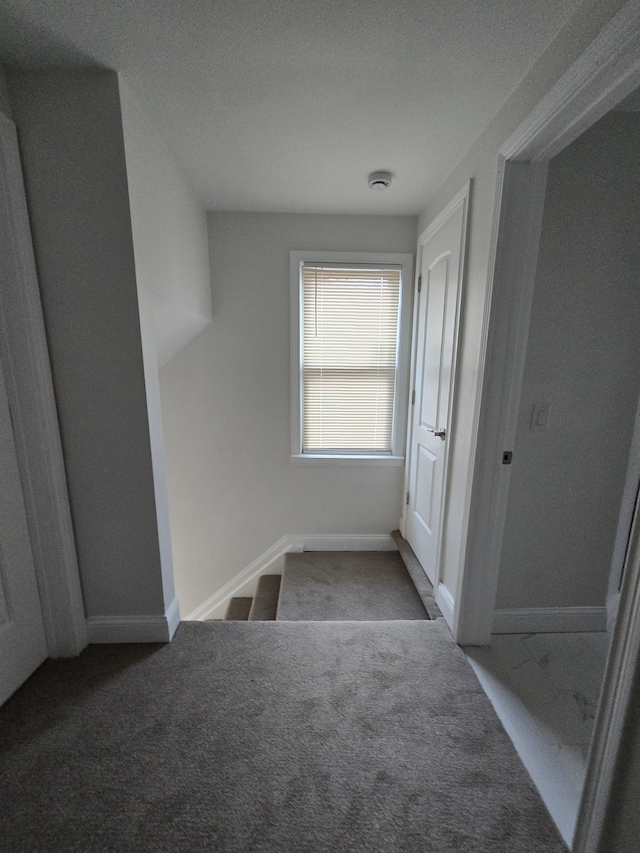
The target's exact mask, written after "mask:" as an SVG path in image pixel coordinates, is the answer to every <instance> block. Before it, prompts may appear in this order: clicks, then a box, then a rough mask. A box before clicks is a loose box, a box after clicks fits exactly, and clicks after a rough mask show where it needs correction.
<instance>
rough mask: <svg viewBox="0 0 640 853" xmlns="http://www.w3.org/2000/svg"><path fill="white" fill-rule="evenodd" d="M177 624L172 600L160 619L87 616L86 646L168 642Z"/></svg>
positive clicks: (175, 608) (176, 603) (176, 604)
mask: <svg viewBox="0 0 640 853" xmlns="http://www.w3.org/2000/svg"><path fill="white" fill-rule="evenodd" d="M179 624H180V609H179V607H178V602H177V600H176V599H175V598H174V599H173V601H172V602H171V604H170V605H169V606H168V607H167V610H166V613H165V614H164V615H163V616H146V615H140V616H89V617H88V619H87V630H88V633H89V643H98V644H102V643H168V642H170V640H171V638H172V637H173V635H174V634H175V632H176V629H177V627H178V625H179Z"/></svg>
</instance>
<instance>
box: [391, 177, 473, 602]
mask: <svg viewBox="0 0 640 853" xmlns="http://www.w3.org/2000/svg"><path fill="white" fill-rule="evenodd" d="M468 196H469V185H467V186H465V187H464V188H463V190H462V191H461V192H459V193H458V194H457V195H456V196H455V198H454V199H452V201H451V202H450V203H449V204H448V205H447V206H446V207H445V209H444V210H443V211H442V213H441V214H440V215H439V216H438V218H437V219H436V220H435V221H434V222H433V223H432V224H431V225H430V226H429V227H428V228H427V229H426V231H425V232H424V233H423V234H422V235H421V237H420V239H419V241H418V283H417V285H416V294H415V305H414V312H415V317H414V337H413V355H412V379H411V388H412V401H413V402H412V405H411V407H410V413H409V422H410V424H411V428H410V436H409V447H408V459H407V487H406V491H407V495H408V500H407V504H408V505H407V507H406V510H407V511H406V525H405V530H406V537H407V540H408V541H409V543H410V544H411V546H412V548H413V550H414V551H415V553H416V556H417V557H418V559H419V560H420V562H421V564H422V566H423V568H424V570H425V573H426V574H427V577H428V578H429V580H430V581H431V583H432V584H433V585H434V588H435V589H436V595H437V594H438V584H439V581H440V556H441V543H442V531H443V525H444V522H445V517H446V496H447V467H448V462H449V457H450V446H451V441H452V436H453V432H452V430H453V411H454V389H455V375H456V355H457V344H458V326H459V319H460V305H461V295H462V283H463V272H464V248H465V234H466V224H467V207H468ZM449 594H450V593H449ZM449 610H450V608H446V607H445V608H444V609H443V612H444V613H445V614H446V615H449V613H448V611H449Z"/></svg>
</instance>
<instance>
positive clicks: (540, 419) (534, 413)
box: [529, 403, 551, 432]
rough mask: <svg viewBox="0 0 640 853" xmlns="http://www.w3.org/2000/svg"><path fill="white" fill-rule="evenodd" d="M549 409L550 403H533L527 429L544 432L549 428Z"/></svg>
mask: <svg viewBox="0 0 640 853" xmlns="http://www.w3.org/2000/svg"><path fill="white" fill-rule="evenodd" d="M550 411H551V404H550V403H534V404H533V409H532V410H531V424H530V426H529V429H530V430H531V432H544V431H545V430H547V429H549V412H550Z"/></svg>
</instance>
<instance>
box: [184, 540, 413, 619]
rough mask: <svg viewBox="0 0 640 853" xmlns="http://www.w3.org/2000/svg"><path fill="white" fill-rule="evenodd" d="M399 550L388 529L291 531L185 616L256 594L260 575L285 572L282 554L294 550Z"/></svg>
mask: <svg viewBox="0 0 640 853" xmlns="http://www.w3.org/2000/svg"><path fill="white" fill-rule="evenodd" d="M397 550H398V548H397V546H396V543H395V542H394V541H393V539H392V538H391V536H390V535H389V534H387V533H369V534H366V533H362V534H360V533H290V534H287V535H285V536H283V537H282V539H278V541H277V542H276V543H275V545H272V546H271V548H269V549H268V550H266V551H265V552H264V553H263V554H261V555H260V556H259V557H257V558H256V559H255V560H254V561H253V562H252V563H250V565H248V566H247V567H246V569H243V570H242V571H241V572H239V573H238V574H237V575H236V576H235V577H233V578H232V579H231V580H230V581H228V582H227V583H226V584H225V585H224V586H223V587H221V588H220V589H219V590H218V591H217V592H215V593H214V594H213V595H212V596H211V597H210V598H208V599H207V600H206V601H204V602H203V603H202V604H201V605H200V606H199V607H196V609H195V610H193V611H192V612H191V613H190V614H189V615H188V616H185V620H187V621H190V622H191V621H196V622H204V621H206V620H207V619H210V618H212V614H214V613H215V612H216V611H220V610H221V609H222V608H223V607H224V606H225V605H226V604H227V602H228V601H229V599H230V598H233V596H234V595H239V594H252V592H251V589H250V588H251V586H252V584H255V582H256V581H257V579H258V578H259V577H260V575H265V574H269V573H270V574H278V575H279V574H281V573H282V566H281V560H282V557H283V556H284V555H285V554H287V553H290V552H298V553H299V552H301V551H397ZM245 587H247V588H248V589H245Z"/></svg>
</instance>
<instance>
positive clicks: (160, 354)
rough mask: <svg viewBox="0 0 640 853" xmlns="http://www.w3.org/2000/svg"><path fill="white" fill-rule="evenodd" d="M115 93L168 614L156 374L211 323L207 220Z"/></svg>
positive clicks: (128, 95) (123, 92) (138, 114)
mask: <svg viewBox="0 0 640 853" xmlns="http://www.w3.org/2000/svg"><path fill="white" fill-rule="evenodd" d="M119 87H120V103H121V107H122V128H123V135H124V149H125V157H126V163H127V180H128V185H129V204H130V208H131V227H132V232H133V245H134V256H135V267H136V278H137V287H138V302H139V307H140V331H141V340H142V354H143V360H144V372H145V384H146V392H147V413H148V416H149V437H150V441H151V451H152V460H153V479H154V487H155V503H156V514H157V519H158V534H159V542H160V558H161V562H162V572H163V577H164V590H165V604H166V605H167V606H168V605H169V604H170V603H171V599H173V595H174V586H173V557H172V545H171V531H170V521H169V503H168V496H167V481H166V466H165V454H164V438H163V434H162V413H161V401H160V382H159V376H158V367H159V365H162V364H164V363H166V362H167V361H169V360H170V359H171V358H172V357H173V356H175V354H176V352H178V351H179V350H180V349H181V348H182V347H184V346H186V344H187V343H188V342H189V341H190V340H191V339H192V338H193V337H194V336H195V335H196V334H197V333H198V332H200V331H201V330H202V329H203V328H204V327H205V326H207V325H208V324H209V323H210V322H211V277H210V273H209V242H208V235H207V215H206V212H205V210H204V208H203V206H202V204H201V203H200V201H199V199H198V198H197V196H196V195H195V193H194V192H193V190H192V189H191V187H190V186H189V185H188V183H187V182H186V180H185V179H184V177H183V176H182V174H181V172H180V170H179V169H178V167H177V165H176V163H175V161H174V159H173V157H172V156H171V155H170V153H169V151H168V150H167V148H166V147H165V145H164V144H163V142H162V140H161V139H160V137H159V135H158V133H157V131H156V129H155V127H154V126H153V125H152V124H151V122H150V121H149V119H148V118H147V116H146V115H145V112H144V110H143V109H142V107H141V105H140V103H139V102H138V100H137V98H136V97H135V95H134V93H133V91H132V90H131V89H130V87H129V86H128V85H127V83H126V82H125V81H124V80H123V78H122V77H120V78H119ZM163 318H164V321H163ZM169 595H170V598H169Z"/></svg>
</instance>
